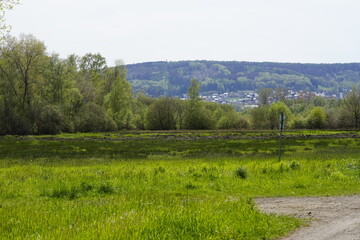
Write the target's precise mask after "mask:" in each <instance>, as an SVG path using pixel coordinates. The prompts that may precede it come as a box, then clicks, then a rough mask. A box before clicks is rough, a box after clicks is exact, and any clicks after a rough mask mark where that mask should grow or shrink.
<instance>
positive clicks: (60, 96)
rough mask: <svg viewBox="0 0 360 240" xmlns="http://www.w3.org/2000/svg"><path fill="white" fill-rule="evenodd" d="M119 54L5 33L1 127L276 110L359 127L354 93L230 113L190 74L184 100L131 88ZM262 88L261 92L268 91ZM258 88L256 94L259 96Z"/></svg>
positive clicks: (141, 121) (247, 119) (247, 118)
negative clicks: (68, 48) (67, 48)
mask: <svg viewBox="0 0 360 240" xmlns="http://www.w3.org/2000/svg"><path fill="white" fill-rule="evenodd" d="M126 76H127V70H126V67H125V66H124V64H123V63H122V62H121V61H117V62H116V64H115V66H114V67H108V66H107V64H106V60H105V58H104V57H103V56H101V55H100V54H98V53H97V54H92V53H88V54H85V55H84V56H76V55H70V56H68V57H67V58H66V59H62V58H60V57H59V55H58V54H48V53H47V52H46V47H45V45H44V43H43V42H41V41H39V40H37V39H36V38H35V37H34V36H32V35H21V36H20V37H18V38H15V37H11V36H8V37H6V38H5V39H4V44H3V45H2V47H1V58H0V134H2V135H4V134H56V133H60V132H98V131H116V130H121V129H139V130H143V129H149V130H176V129H276V128H277V127H278V116H279V114H280V112H284V113H285V115H286V126H287V127H288V128H295V129H296V128H358V127H359V126H360V123H359V121H360V94H359V90H358V89H357V88H353V90H352V91H351V92H350V93H349V95H348V96H347V97H346V99H345V100H334V99H333V100H326V99H323V98H320V97H311V98H308V99H302V100H286V99H280V101H278V102H276V103H272V104H270V103H269V101H267V100H264V101H262V105H261V106H260V107H258V108H254V109H247V110H244V111H242V112H236V111H235V110H234V108H233V107H232V106H230V105H221V104H217V103H209V102H204V101H202V99H201V98H200V88H201V84H200V82H199V81H197V80H195V79H192V80H191V82H190V84H189V86H188V88H187V93H188V96H189V100H186V101H185V100H180V99H175V98H170V97H161V98H151V97H149V96H147V95H145V94H143V93H137V94H134V93H133V91H132V86H131V84H130V83H129V82H128V81H127V80H126ZM264 92H267V96H269V95H270V94H271V91H264ZM261 95H262V94H260V96H261Z"/></svg>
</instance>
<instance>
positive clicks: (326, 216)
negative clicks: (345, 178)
mask: <svg viewBox="0 0 360 240" xmlns="http://www.w3.org/2000/svg"><path fill="white" fill-rule="evenodd" d="M255 201H256V203H257V205H258V207H259V209H261V210H262V211H265V212H267V213H276V214H286V215H292V216H295V217H299V218H308V219H311V220H312V221H311V222H310V224H309V226H305V227H303V228H300V229H298V230H297V231H295V232H293V233H291V234H290V235H288V236H286V237H285V238H282V240H299V239H304V240H305V239H306V240H360V195H354V196H340V197H294V198H292V197H287V198H257V199H255Z"/></svg>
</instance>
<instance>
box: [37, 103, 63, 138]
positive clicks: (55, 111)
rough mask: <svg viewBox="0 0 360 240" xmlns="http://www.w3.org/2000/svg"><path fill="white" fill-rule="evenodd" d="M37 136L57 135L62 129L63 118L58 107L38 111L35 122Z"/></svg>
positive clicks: (47, 107)
mask: <svg viewBox="0 0 360 240" xmlns="http://www.w3.org/2000/svg"><path fill="white" fill-rule="evenodd" d="M36 125H37V132H36V133H38V134H57V133H59V132H61V131H62V130H63V129H64V116H63V113H62V111H61V109H60V107H58V106H55V105H48V106H45V107H43V108H41V109H40V113H39V116H38V119H37V121H36Z"/></svg>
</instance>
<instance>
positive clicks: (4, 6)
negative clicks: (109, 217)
mask: <svg viewBox="0 0 360 240" xmlns="http://www.w3.org/2000/svg"><path fill="white" fill-rule="evenodd" d="M17 4H19V0H1V1H0V31H1V33H0V38H1V39H3V38H4V36H5V34H6V33H7V32H9V31H10V26H8V25H6V24H5V13H6V11H7V10H11V9H12V8H13V7H14V6H15V5H17Z"/></svg>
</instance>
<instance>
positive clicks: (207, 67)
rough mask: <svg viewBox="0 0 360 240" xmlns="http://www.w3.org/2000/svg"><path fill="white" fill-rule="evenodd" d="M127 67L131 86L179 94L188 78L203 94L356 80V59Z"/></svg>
mask: <svg viewBox="0 0 360 240" xmlns="http://www.w3.org/2000/svg"><path fill="white" fill-rule="evenodd" d="M127 70H128V74H127V80H128V81H129V82H130V83H131V84H132V86H133V89H134V90H135V91H143V92H145V93H147V94H149V95H151V96H181V95H182V94H184V93H186V92H187V89H188V87H189V84H190V80H191V79H192V78H195V79H197V80H198V81H200V82H201V84H202V88H201V92H202V93H203V94H206V93H215V92H216V93H222V92H236V91H244V90H257V89H260V88H273V89H275V88H279V87H284V88H288V89H293V90H311V91H325V92H333V93H337V92H342V91H345V90H348V89H350V88H351V87H352V86H353V85H358V84H359V82H360V63H346V64H300V63H273V62H235V61H232V62H225V61H180V62H147V63H138V64H130V65H127Z"/></svg>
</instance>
